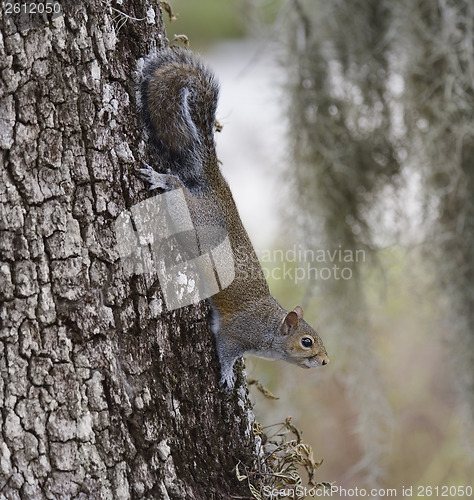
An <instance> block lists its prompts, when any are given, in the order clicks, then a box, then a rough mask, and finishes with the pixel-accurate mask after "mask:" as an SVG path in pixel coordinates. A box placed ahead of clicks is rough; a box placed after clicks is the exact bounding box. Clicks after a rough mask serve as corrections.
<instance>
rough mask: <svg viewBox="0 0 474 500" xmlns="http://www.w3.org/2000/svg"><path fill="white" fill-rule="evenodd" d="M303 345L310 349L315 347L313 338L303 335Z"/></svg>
mask: <svg viewBox="0 0 474 500" xmlns="http://www.w3.org/2000/svg"><path fill="white" fill-rule="evenodd" d="M300 342H301V345H302V346H303V347H304V348H305V349H309V348H310V347H313V339H310V338H309V337H303V338H302V339H301V340H300Z"/></svg>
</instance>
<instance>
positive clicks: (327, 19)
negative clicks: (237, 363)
mask: <svg viewBox="0 0 474 500" xmlns="http://www.w3.org/2000/svg"><path fill="white" fill-rule="evenodd" d="M171 5H172V7H173V10H174V11H175V13H177V14H179V16H178V20H177V21H175V22H173V23H169V22H168V23H167V31H168V36H169V38H170V40H171V39H172V38H173V35H174V34H183V33H184V34H186V35H187V36H188V37H189V40H190V47H191V49H193V50H194V51H196V52H199V53H201V54H202V55H203V57H204V59H205V60H206V61H207V62H208V64H209V66H211V67H212V68H213V70H214V72H215V73H216V74H217V76H218V79H219V80H220V83H221V97H220V103H219V108H218V120H219V122H220V123H221V124H222V125H223V130H222V132H221V133H220V134H217V139H216V140H217V152H218V156H219V158H220V159H221V160H222V162H223V165H222V169H223V172H224V175H225V176H226V178H227V180H228V181H229V184H230V186H231V188H232V191H233V193H234V197H235V199H236V202H237V205H238V207H239V211H240V213H241V216H242V219H243V221H244V225H245V226H246V228H247V229H248V232H249V234H250V237H251V239H252V241H253V242H254V245H255V247H256V250H257V253H258V254H259V257H260V259H261V261H262V266H263V268H264V270H265V272H266V273H267V275H268V281H269V283H270V288H271V290H272V293H273V295H274V296H275V297H276V298H277V299H278V300H279V302H280V303H281V304H282V305H283V306H284V307H285V308H287V309H290V310H291V309H293V308H294V307H295V306H296V305H301V306H302V307H303V309H304V311H305V319H307V321H308V322H309V323H310V324H312V325H313V326H315V327H316V328H317V330H318V332H319V333H320V335H321V337H322V338H323V340H324V343H325V345H326V348H327V350H328V354H329V357H330V359H331V363H330V364H329V365H328V366H327V367H325V368H324V369H319V370H308V371H306V370H301V369H300V368H298V367H296V366H291V365H289V364H287V363H284V362H275V361H265V360H261V359H257V358H253V357H248V358H247V360H246V366H247V375H248V377H251V378H256V379H258V380H259V381H260V382H261V383H262V384H263V385H264V386H265V387H266V388H268V389H269V390H270V391H271V392H272V393H273V394H274V395H276V396H278V397H279V399H278V400H269V399H266V398H265V397H264V396H263V395H262V394H261V393H260V392H259V391H258V390H257V389H255V388H254V387H253V388H252V389H251V391H252V398H253V400H254V402H255V413H256V416H257V419H258V420H259V421H260V422H261V423H262V425H264V426H267V425H271V424H274V423H277V422H282V421H284V420H285V418H286V417H287V416H290V415H291V416H292V422H293V423H294V424H295V425H296V426H297V427H298V428H299V429H300V430H301V431H302V432H303V440H304V441H305V442H307V443H308V444H310V445H311V446H312V447H313V451H314V456H315V459H317V460H318V459H324V463H323V465H322V466H321V467H320V468H319V469H318V476H317V479H318V480H319V481H328V482H335V483H336V484H338V485H341V486H343V487H346V488H350V487H356V486H357V487H359V488H372V487H380V488H398V489H399V490H400V489H401V487H402V486H405V487H407V486H413V487H414V495H413V496H414V497H416V486H418V485H422V486H432V487H435V486H467V485H470V486H473V487H474V430H473V429H474V426H473V415H474V307H473V306H474V285H473V280H474V49H473V47H474V35H473V24H474V2H473V1H472V0H456V1H454V0H416V1H413V0H399V1H397V2H393V1H391V0H364V1H361V0H355V1H354V0H351V1H349V0H340V1H334V2H327V1H320V0H225V1H222V0H200V1H199V2H197V1H196V0H173V1H171ZM434 496H436V495H434Z"/></svg>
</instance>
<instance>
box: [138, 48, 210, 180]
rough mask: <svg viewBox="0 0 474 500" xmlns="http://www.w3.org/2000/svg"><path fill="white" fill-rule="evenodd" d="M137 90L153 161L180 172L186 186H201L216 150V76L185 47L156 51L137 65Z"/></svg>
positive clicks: (173, 171)
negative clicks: (205, 169) (207, 162)
mask: <svg viewBox="0 0 474 500" xmlns="http://www.w3.org/2000/svg"><path fill="white" fill-rule="evenodd" d="M137 93H138V103H139V107H140V109H141V114H142V117H143V120H144V122H145V126H146V128H147V131H148V134H149V141H150V144H151V145H152V147H153V149H154V150H155V151H154V153H156V156H157V158H156V161H157V162H158V164H159V165H160V167H162V168H163V167H164V168H167V169H169V170H171V172H172V173H178V172H179V177H180V179H181V180H182V181H183V182H184V183H185V184H186V185H187V186H188V188H192V187H197V186H199V185H200V183H202V180H203V175H202V168H203V164H204V162H205V160H206V155H207V154H209V153H210V152H211V151H213V150H214V124H215V113H216V107H217V98H218V93H219V87H218V84H217V81H216V79H215V77H214V75H213V74H212V73H211V72H210V71H209V70H208V69H207V68H205V66H204V65H203V64H202V63H201V62H200V61H199V60H198V59H196V56H194V55H192V56H191V53H190V52H189V51H187V50H183V49H174V48H173V49H171V48H167V49H162V50H157V51H154V52H153V53H152V54H151V55H149V56H148V57H146V58H144V59H142V60H141V61H140V63H139V68H138V71H137Z"/></svg>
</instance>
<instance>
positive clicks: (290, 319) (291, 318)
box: [285, 311, 298, 331]
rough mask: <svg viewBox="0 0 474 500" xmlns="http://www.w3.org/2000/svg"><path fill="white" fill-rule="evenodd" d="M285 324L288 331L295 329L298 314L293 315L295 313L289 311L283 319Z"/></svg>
mask: <svg viewBox="0 0 474 500" xmlns="http://www.w3.org/2000/svg"><path fill="white" fill-rule="evenodd" d="M285 324H286V325H288V327H289V328H288V331H289V330H290V329H291V328H293V327H295V326H298V314H296V313H295V311H291V312H289V313H288V314H287V315H286V318H285Z"/></svg>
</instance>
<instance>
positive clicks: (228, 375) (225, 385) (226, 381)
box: [219, 368, 235, 391]
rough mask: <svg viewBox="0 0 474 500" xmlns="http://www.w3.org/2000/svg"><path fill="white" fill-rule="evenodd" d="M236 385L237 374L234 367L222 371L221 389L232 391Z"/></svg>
mask: <svg viewBox="0 0 474 500" xmlns="http://www.w3.org/2000/svg"><path fill="white" fill-rule="evenodd" d="M234 385H235V375H234V370H232V368H231V369H230V370H227V371H226V372H222V375H221V379H220V380H219V387H220V388H221V389H224V390H227V391H231V390H232V389H233V388H234Z"/></svg>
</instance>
